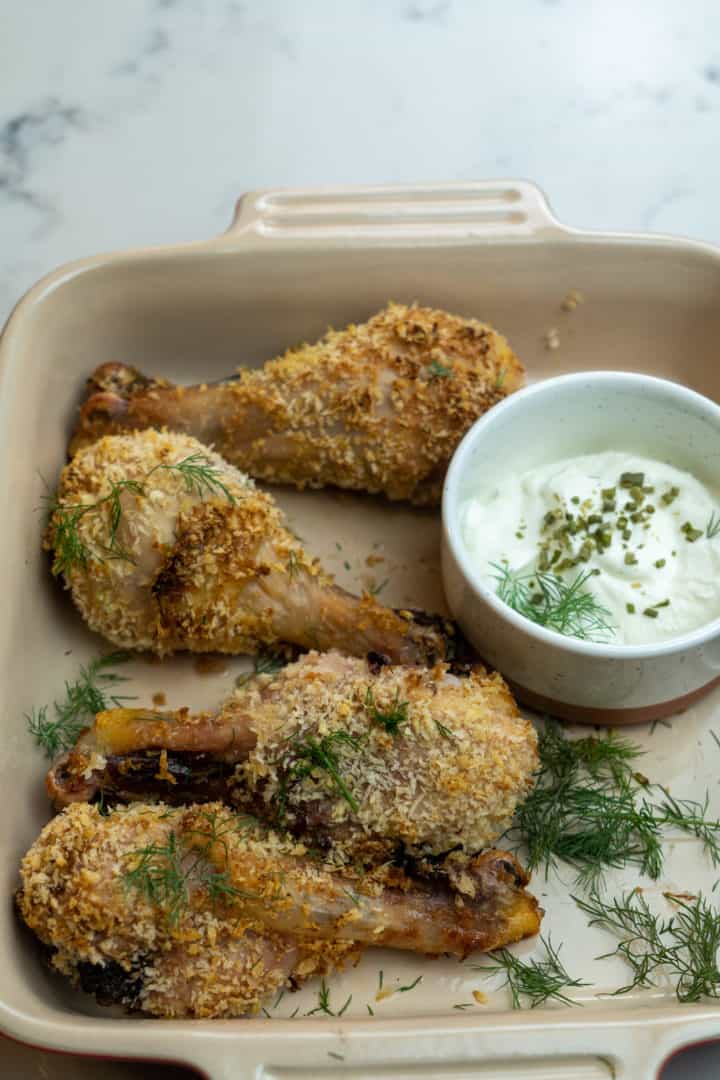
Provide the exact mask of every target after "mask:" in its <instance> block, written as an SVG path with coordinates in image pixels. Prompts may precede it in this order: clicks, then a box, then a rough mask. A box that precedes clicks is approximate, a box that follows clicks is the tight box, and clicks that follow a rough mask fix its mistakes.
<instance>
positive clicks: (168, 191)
mask: <svg viewBox="0 0 720 1080" xmlns="http://www.w3.org/2000/svg"><path fill="white" fill-rule="evenodd" d="M1 23H2V25H1V27H0V322H2V320H3V318H4V317H5V315H6V314H7V313H8V312H9V310H10V308H11V306H12V304H13V303H14V302H15V301H16V300H17V299H18V298H19V297H20V296H21V295H22V293H23V292H24V291H25V290H26V289H27V288H28V287H29V286H30V285H31V284H33V282H34V281H36V280H37V279H38V278H39V277H40V276H41V275H42V274H44V273H45V272H47V271H48V270H50V269H52V268H54V267H55V266H57V265H59V264H61V263H63V262H66V261H68V260H71V259H74V258H77V257H79V256H82V255H86V254H89V253H92V252H95V251H101V250H110V249H117V248H123V247H130V246H136V245H150V244H159V243H171V242H173V241H180V240H188V239H194V238H203V237H206V236H209V235H212V234H213V233H217V232H219V231H221V230H222V229H223V228H224V227H225V226H226V225H227V223H228V222H229V220H230V216H231V213H232V209H233V204H234V201H235V198H236V197H237V195H239V194H240V193H241V192H243V191H246V190H248V189H252V188H255V187H267V186H287V185H294V184H310V183H352V182H355V183H372V182H390V181H397V182H402V181H413V180H443V179H448V180H457V179H473V178H493V177H516V176H519V177H527V178H530V179H532V180H534V181H536V182H537V183H538V184H540V186H541V187H542V188H543V189H544V190H545V191H546V193H547V194H548V196H549V198H550V201H551V203H552V205H553V207H554V208H555V210H556V212H557V214H558V216H559V217H560V218H561V219H562V220H563V221H566V222H568V223H570V224H573V225H578V226H585V227H596V228H601V229H629V230H654V231H660V232H674V233H679V234H684V235H689V236H694V237H697V238H700V239H704V240H708V241H711V242H714V243H718V244H720V199H719V198H718V191H720V145H719V137H720V4H718V3H717V2H716V0H684V2H683V3H682V4H678V3H676V2H672V0H632V2H628V0H604V2H603V3H595V2H592V0H514V2H513V3H507V2H506V3H497V2H479V0H364V2H363V3H354V4H351V3H343V2H337V0H303V2H302V3H300V2H296V0H245V2H240V0H123V2H122V3H117V2H114V0H73V2H72V3H69V4H68V3H66V4H60V3H58V2H57V0H34V2H33V3H32V4H30V3H25V4H22V3H13V4H10V3H6V4H5V5H4V6H3V11H2V17H1ZM3 1045H4V1046H5V1054H4V1057H3V1052H2V1046H3ZM696 1055H699V1056H696V1061H695V1064H690V1065H688V1066H687V1068H685V1067H683V1066H682V1063H681V1061H678V1063H677V1065H676V1066H674V1068H675V1072H674V1073H673V1080H680V1078H681V1077H682V1076H690V1075H693V1076H698V1077H700V1076H707V1077H710V1076H716V1075H720V1053H718V1052H717V1051H715V1052H713V1051H702V1052H700V1051H698V1052H696ZM703 1056H704V1058H705V1060H706V1064H705V1065H704V1066H703V1065H702V1062H701V1058H703ZM3 1061H4V1063H5V1067H3V1066H2V1064H0V1072H1V1073H2V1075H3V1076H4V1077H5V1076H7V1077H8V1078H10V1077H11V1076H15V1075H16V1076H23V1077H26V1076H27V1077H29V1076H37V1077H41V1076H42V1077H47V1078H55V1077H60V1076H68V1077H69V1076H73V1075H76V1076H80V1075H83V1076H85V1075H87V1076H91V1075H96V1074H97V1075H100V1071H99V1070H98V1072H97V1073H94V1072H93V1069H92V1067H90V1066H87V1065H86V1066H83V1069H86V1070H87V1071H82V1070H81V1069H80V1066H79V1065H77V1063H76V1066H75V1071H74V1072H73V1067H72V1066H67V1065H66V1064H63V1062H62V1059H59V1058H55V1057H51V1056H49V1055H44V1054H39V1053H37V1054H34V1053H33V1052H30V1051H25V1050H21V1049H16V1048H12V1049H11V1048H10V1045H9V1044H2V1045H0V1062H3ZM698 1062H700V1063H698ZM114 1068H117V1069H118V1072H117V1075H118V1077H120V1076H121V1075H122V1076H127V1077H130V1076H135V1077H139V1076H141V1075H143V1076H149V1075H150V1071H149V1069H148V1067H146V1066H137V1067H132V1068H130V1067H127V1068H126V1067H125V1066H117V1067H115V1066H103V1067H102V1075H104V1076H107V1077H110V1076H111V1075H112V1076H114V1075H115V1073H114V1072H113V1069H114ZM702 1068H705V1070H706V1071H705V1072H701V1069H702ZM157 1075H158V1077H159V1076H160V1075H161V1074H160V1072H159V1071H158V1072H157ZM168 1075H169V1074H168Z"/></svg>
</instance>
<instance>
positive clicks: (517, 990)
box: [475, 937, 589, 1009]
mask: <svg viewBox="0 0 720 1080" xmlns="http://www.w3.org/2000/svg"><path fill="white" fill-rule="evenodd" d="M540 944H541V945H542V947H543V949H544V950H545V955H544V956H543V957H542V958H541V959H539V960H535V959H531V960H530V961H528V962H527V963H525V962H524V961H522V960H520V959H518V957H517V956H513V954H512V953H511V952H510V951H509V950H508V949H497V950H495V951H494V952H492V953H491V954H490V955H491V956H492V957H493V959H495V960H497V963H496V964H492V965H490V966H487V965H475V971H482V972H484V973H485V974H487V975H497V974H499V973H500V972H502V973H503V974H504V975H505V982H504V983H503V986H507V987H509V989H510V996H511V998H512V1006H513V1009H521V1008H522V1007H523V999H527V1002H528V1004H529V1005H530V1008H531V1009H534V1008H536V1007H537V1006H538V1005H542V1004H544V1002H546V1001H548V1000H549V999H550V998H552V999H553V1000H555V1001H562V1002H563V1004H565V1005H577V1004H578V1003H577V1002H576V1001H573V999H572V998H569V997H567V995H566V994H565V993H563V991H564V990H567V989H571V988H573V987H580V986H588V985H589V983H586V982H582V980H580V979H572V978H571V977H570V976H569V975H568V973H567V971H566V970H565V968H564V966H563V964H562V962H561V960H560V955H559V954H560V947H558V948H557V949H555V948H554V947H553V945H552V942H551V941H550V938H548V939H547V940H546V939H545V938H544V937H541V938H540Z"/></svg>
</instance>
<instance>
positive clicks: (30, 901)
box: [17, 804, 540, 1016]
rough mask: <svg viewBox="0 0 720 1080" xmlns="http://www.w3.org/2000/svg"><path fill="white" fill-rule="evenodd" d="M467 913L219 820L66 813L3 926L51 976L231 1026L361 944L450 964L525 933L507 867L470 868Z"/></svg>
mask: <svg viewBox="0 0 720 1080" xmlns="http://www.w3.org/2000/svg"><path fill="white" fill-rule="evenodd" d="M470 872H471V873H473V874H474V875H475V876H476V877H477V879H478V882H479V886H478V889H477V893H478V898H477V899H474V900H472V901H468V900H467V898H466V899H465V900H464V901H463V902H462V903H460V904H458V903H456V897H455V895H454V894H453V893H452V891H451V890H449V889H447V888H443V887H441V886H430V885H427V884H423V883H420V882H416V881H414V880H413V879H412V878H409V877H408V876H407V875H405V874H404V873H403V872H402V871H400V870H396V869H392V870H388V871H386V872H385V873H384V874H383V875H380V874H378V875H375V876H373V875H366V876H360V875H353V874H352V873H351V872H344V873H343V874H342V875H341V874H338V873H337V872H333V871H332V870H331V869H330V868H328V867H327V866H324V865H323V864H322V863H318V862H317V861H316V860H311V859H309V858H308V857H307V856H306V849H305V848H304V847H302V846H298V845H294V844H292V843H290V842H288V841H285V840H283V839H281V838H280V837H279V836H277V835H275V834H272V833H267V832H265V831H264V830H263V829H261V828H260V827H258V826H257V825H256V824H255V823H253V822H252V820H251V819H247V818H244V819H243V818H241V817H239V816H238V815H236V814H233V813H232V812H231V811H229V810H227V809H226V808H224V807H223V806H221V805H219V804H209V805H206V806H202V807H195V806H190V807H187V808H184V809H178V810H170V809H168V808H167V807H165V806H163V805H152V806H150V805H144V804H135V805H134V806H132V807H131V808H129V809H118V810H115V811H112V812H111V813H110V814H109V815H107V816H102V815H101V814H100V813H99V811H98V810H97V808H95V807H90V806H88V805H86V804H76V805H74V806H72V807H70V808H69V809H68V810H66V811H65V812H64V813H63V814H61V815H60V816H59V817H57V818H55V819H54V821H51V822H50V824H49V825H47V826H46V827H45V829H44V830H43V832H42V834H41V835H40V837H39V839H38V840H37V841H36V842H35V844H34V845H33V846H32V848H31V849H30V851H29V852H28V854H27V855H26V856H25V858H24V859H23V863H22V867H21V879H22V886H21V889H20V891H19V893H18V896H17V905H18V910H19V912H20V914H21V916H22V918H23V919H24V920H25V922H26V923H27V924H28V926H29V927H30V928H31V929H32V930H33V931H34V932H35V934H36V935H37V936H38V937H39V938H40V940H41V941H42V942H43V943H44V944H45V945H46V946H48V947H49V948H50V949H51V950H52V963H53V965H54V967H55V968H56V969H57V970H59V971H61V972H63V973H64V974H66V975H70V976H71V978H73V979H74V980H76V981H78V982H80V983H81V985H82V984H84V985H85V986H86V987H87V988H92V989H95V990H100V991H101V992H102V993H103V996H104V998H105V1000H107V999H108V998H109V997H112V996H113V991H114V996H115V997H116V999H117V998H119V1000H120V1001H121V1002H122V1003H123V1004H126V1005H128V1006H130V1007H134V1008H140V1009H142V1010H143V1011H146V1012H150V1013H153V1014H155V1015H160V1016H179V1015H194V1016H232V1015H241V1014H243V1013H246V1012H248V1011H257V1009H258V1008H259V1006H260V1002H261V1001H262V999H263V997H265V996H266V995H268V994H270V993H275V992H276V991H277V990H278V988H279V987H281V986H283V985H287V984H288V983H289V982H290V980H292V984H293V985H296V984H297V982H299V981H301V980H302V979H303V978H305V977H307V976H308V975H310V974H315V973H316V972H319V971H324V970H328V968H330V967H332V966H334V965H337V964H338V963H340V962H341V961H342V959H343V958H344V957H346V956H347V955H348V954H349V953H355V954H357V952H358V946H361V945H363V944H372V945H385V946H387V947H390V948H398V949H410V950H412V951H414V952H420V953H435V954H440V953H453V954H455V955H457V956H460V957H462V956H465V955H466V954H467V953H469V952H472V951H475V950H489V949H494V948H498V947H500V946H501V945H505V944H508V943H509V942H513V941H518V940H520V939H521V938H523V937H526V936H529V935H531V934H534V933H537V930H538V928H539V924H540V912H539V909H538V904H537V901H536V900H535V899H534V898H533V897H532V896H530V894H529V893H527V892H525V889H524V886H525V884H526V883H527V877H526V875H525V874H524V872H523V870H522V869H521V868H520V867H519V865H518V864H517V863H516V862H515V860H514V859H513V857H512V856H511V855H508V854H507V853H503V852H489V853H487V854H486V855H482V856H479V857H478V858H477V859H476V860H474V861H473V865H472V867H471V871H470Z"/></svg>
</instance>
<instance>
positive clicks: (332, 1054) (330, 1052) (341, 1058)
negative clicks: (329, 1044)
mask: <svg viewBox="0 0 720 1080" xmlns="http://www.w3.org/2000/svg"><path fill="white" fill-rule="evenodd" d="M340 1015H341V1013H338V1016H340ZM328 1057H331V1058H335V1060H336V1061H344V1060H345V1058H344V1056H343V1055H342V1054H336V1053H335V1051H334V1050H328Z"/></svg>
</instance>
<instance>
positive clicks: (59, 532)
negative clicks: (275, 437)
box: [45, 430, 453, 664]
mask: <svg viewBox="0 0 720 1080" xmlns="http://www.w3.org/2000/svg"><path fill="white" fill-rule="evenodd" d="M45 544H46V547H48V548H49V549H51V550H52V551H53V552H54V563H53V570H54V572H55V573H56V574H59V573H62V575H63V577H64V579H65V582H66V584H67V585H68V587H69V588H70V590H71V592H72V596H73V599H74V601H75V603H76V605H77V607H78V608H79V609H80V612H81V613H82V615H83V617H84V618H85V619H86V620H87V622H88V624H89V625H90V627H91V628H92V629H93V630H96V631H97V632H98V633H100V634H102V635H103V636H104V637H106V638H107V639H108V640H109V641H111V642H113V643H114V644H115V645H118V646H120V647H121V648H128V649H142V650H150V651H152V652H156V653H158V654H161V655H162V654H167V653H171V652H173V651H176V650H181V649H188V650H190V651H192V652H224V653H253V652H257V651H258V650H259V649H261V648H263V647H269V646H275V645H277V644H278V643H291V644H293V645H298V646H300V647H301V648H304V649H308V648H317V649H321V650H324V649H330V648H338V649H340V650H342V651H343V652H346V653H350V654H360V655H364V654H365V653H367V652H368V651H370V650H375V651H377V652H379V653H383V654H385V655H387V656H388V657H390V658H391V659H392V660H394V661H398V662H403V663H411V664H413V663H418V662H426V661H427V660H431V662H432V661H434V659H436V658H443V657H444V656H445V654H446V648H447V635H448V634H452V632H453V628H452V626H450V624H448V623H446V622H445V621H444V620H440V619H438V620H432V619H429V618H428V617H427V616H421V615H420V614H417V613H416V614H413V613H410V612H396V611H393V610H392V609H390V608H386V607H383V606H382V605H381V604H379V603H378V602H377V601H376V600H375V599H374V598H373V597H371V596H368V595H365V596H363V597H362V598H361V599H359V598H358V597H355V596H352V595H351V594H350V593H347V592H344V591H343V590H342V589H339V588H337V587H335V586H334V585H333V584H332V581H331V579H330V578H329V577H328V576H327V575H326V574H325V573H324V572H323V570H322V568H321V567H320V565H319V563H318V562H317V560H311V559H310V558H308V556H307V555H306V553H305V552H304V551H303V548H302V546H301V544H300V543H299V541H298V540H297V539H296V538H295V537H294V536H293V535H292V534H291V533H290V532H289V531H288V529H287V528H286V526H285V524H284V521H283V516H282V514H281V512H280V510H279V509H278V507H277V506H276V505H275V503H274V501H273V499H272V498H271V497H270V496H269V495H267V494H265V493H263V492H261V491H258V490H257V488H256V487H255V485H254V483H253V481H252V480H249V479H248V478H247V477H246V476H244V475H243V474H242V473H241V472H239V471H238V470H237V469H236V468H234V467H233V466H231V465H228V464H227V463H226V462H225V461H223V459H222V458H221V457H219V455H217V454H215V453H213V452H211V451H210V450H208V449H207V448H206V447H204V446H202V444H201V443H199V442H197V440H196V439H193V438H191V437H190V436H188V435H174V434H161V433H159V432H156V431H153V430H147V431H141V432H136V433H134V434H132V435H110V436H107V437H106V438H103V439H101V440H100V441H99V442H97V443H94V444H92V445H91V446H88V447H86V449H85V450H82V451H80V452H79V453H78V454H77V455H76V456H75V457H74V458H73V460H72V461H71V462H70V464H69V465H67V466H66V467H65V468H64V469H63V471H62V474H61V476H60V482H59V486H58V491H57V496H56V500H55V504H54V508H53V513H52V515H51V519H50V524H49V527H48V531H47V534H46V540H45Z"/></svg>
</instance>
